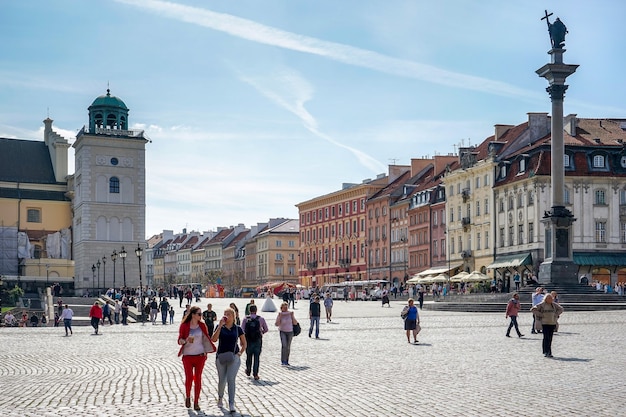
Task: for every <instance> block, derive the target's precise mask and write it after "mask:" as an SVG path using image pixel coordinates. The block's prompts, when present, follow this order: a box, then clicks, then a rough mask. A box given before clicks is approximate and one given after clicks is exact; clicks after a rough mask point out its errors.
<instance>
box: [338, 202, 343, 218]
mask: <svg viewBox="0 0 626 417" xmlns="http://www.w3.org/2000/svg"><path fill="white" fill-rule="evenodd" d="M342 210H343V204H338V205H337V213H338V214H339V216H341V212H342Z"/></svg>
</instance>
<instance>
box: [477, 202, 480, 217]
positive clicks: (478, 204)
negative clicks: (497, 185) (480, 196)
mask: <svg viewBox="0 0 626 417" xmlns="http://www.w3.org/2000/svg"><path fill="white" fill-rule="evenodd" d="M476 215H477V216H480V201H476Z"/></svg>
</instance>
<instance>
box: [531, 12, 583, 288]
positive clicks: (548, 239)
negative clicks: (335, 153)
mask: <svg viewBox="0 0 626 417" xmlns="http://www.w3.org/2000/svg"><path fill="white" fill-rule="evenodd" d="M548 27H549V28H550V24H549V23H548ZM551 37H552V33H551ZM554 44H555V42H554V41H553V45H554ZM561 44H562V42H560V43H556V46H557V47H553V48H552V49H551V50H550V51H549V52H548V54H550V55H551V56H552V60H551V61H552V62H551V63H549V64H546V65H544V66H543V67H541V68H539V69H538V70H537V71H536V72H537V74H538V75H539V76H540V77H543V78H545V79H547V80H548V82H549V84H550V86H549V87H548V88H546V91H547V92H548V94H549V95H550V100H551V101H552V120H551V129H552V132H551V148H550V150H551V154H552V155H551V171H552V172H551V174H552V176H551V192H552V208H551V210H550V211H549V212H546V213H545V215H544V218H543V220H542V222H543V223H544V225H545V228H546V230H545V232H546V233H545V247H544V258H545V259H544V262H543V263H542V264H541V265H540V266H539V277H538V278H539V282H541V283H553V284H576V283H578V276H577V271H578V267H577V266H576V264H574V261H573V254H572V223H573V222H574V221H576V219H575V218H574V215H573V214H572V212H571V211H569V210H568V209H567V208H566V207H565V201H564V194H565V186H564V182H565V169H564V155H565V144H564V141H563V98H564V96H565V90H567V87H568V86H567V85H566V84H565V80H566V78H567V77H568V76H570V75H572V74H573V73H574V72H576V68H578V65H568V64H564V63H563V53H564V52H565V49H562V48H561V47H560V46H561Z"/></svg>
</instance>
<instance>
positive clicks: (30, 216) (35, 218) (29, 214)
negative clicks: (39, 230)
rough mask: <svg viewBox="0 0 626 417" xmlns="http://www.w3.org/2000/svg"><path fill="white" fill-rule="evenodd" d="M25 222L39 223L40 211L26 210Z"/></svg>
mask: <svg viewBox="0 0 626 417" xmlns="http://www.w3.org/2000/svg"><path fill="white" fill-rule="evenodd" d="M26 221H27V222H28V223H41V210H40V209H28V210H27V211H26Z"/></svg>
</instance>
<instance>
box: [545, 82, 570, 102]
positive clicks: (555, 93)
mask: <svg viewBox="0 0 626 417" xmlns="http://www.w3.org/2000/svg"><path fill="white" fill-rule="evenodd" d="M567 87H568V85H566V84H552V85H551V86H550V87H547V88H546V91H547V92H548V94H550V99H551V100H552V101H554V100H560V101H563V97H565V91H566V90H567Z"/></svg>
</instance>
